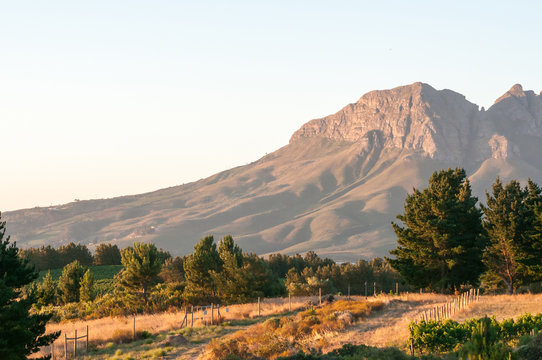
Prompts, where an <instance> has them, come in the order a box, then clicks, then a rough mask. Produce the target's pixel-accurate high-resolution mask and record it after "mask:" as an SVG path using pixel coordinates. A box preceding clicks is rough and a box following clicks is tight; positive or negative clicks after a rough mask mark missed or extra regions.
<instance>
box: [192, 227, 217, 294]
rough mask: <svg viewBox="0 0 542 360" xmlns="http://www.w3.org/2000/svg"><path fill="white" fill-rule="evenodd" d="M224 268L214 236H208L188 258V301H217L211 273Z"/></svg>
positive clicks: (196, 246)
mask: <svg viewBox="0 0 542 360" xmlns="http://www.w3.org/2000/svg"><path fill="white" fill-rule="evenodd" d="M221 268H222V260H221V259H220V256H219V254H218V251H217V250H216V244H215V242H214V238H213V237H212V236H206V237H204V238H203V239H201V240H200V242H199V243H198V244H196V245H195V246H194V253H193V254H192V255H189V256H188V257H187V258H186V262H185V264H184V270H185V274H186V275H185V276H186V288H185V294H186V295H185V296H186V299H187V300H188V302H190V303H192V304H196V303H209V302H211V301H216V299H217V289H216V284H215V282H214V281H213V278H212V276H211V273H212V272H213V271H215V272H218V271H220V270H221Z"/></svg>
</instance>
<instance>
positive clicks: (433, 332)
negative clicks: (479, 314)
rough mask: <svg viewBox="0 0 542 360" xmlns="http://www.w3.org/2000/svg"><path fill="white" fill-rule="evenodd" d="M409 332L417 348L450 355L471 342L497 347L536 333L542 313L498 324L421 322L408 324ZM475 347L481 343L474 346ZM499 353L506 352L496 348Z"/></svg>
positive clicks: (489, 321) (491, 321)
mask: <svg viewBox="0 0 542 360" xmlns="http://www.w3.org/2000/svg"><path fill="white" fill-rule="evenodd" d="M409 329H410V341H412V342H413V344H414V347H415V348H416V349H420V350H422V351H428V352H449V351H452V350H454V349H456V348H458V347H461V346H462V345H464V344H466V343H467V342H470V343H471V345H472V344H473V342H476V341H478V342H480V341H482V340H483V341H485V343H486V345H487V346H489V345H490V344H494V345H495V346H497V345H496V344H497V343H499V342H509V341H511V340H515V339H518V338H519V337H521V336H523V335H527V334H529V333H530V332H531V331H533V330H535V331H538V330H539V329H542V314H538V315H536V316H532V315H530V314H524V315H522V316H520V317H519V318H518V319H517V320H515V321H514V319H507V320H503V321H501V322H498V321H497V320H496V319H495V317H492V318H488V317H483V318H479V319H471V320H467V321H465V322H464V323H461V324H460V323H457V322H456V321H453V320H446V321H444V322H442V321H428V322H426V321H423V320H422V321H421V322H419V323H415V322H412V323H410V325H409ZM480 337H482V339H480ZM484 339H485V340H484ZM478 345H480V344H477V345H473V346H478ZM469 346H470V345H469ZM497 347H498V346H497ZM465 351H467V350H465ZM469 351H470V350H469ZM487 351H490V350H487ZM495 351H497V350H495ZM498 351H507V350H506V349H504V348H499V349H498ZM488 354H489V353H488V352H486V355H484V356H489V355H488Z"/></svg>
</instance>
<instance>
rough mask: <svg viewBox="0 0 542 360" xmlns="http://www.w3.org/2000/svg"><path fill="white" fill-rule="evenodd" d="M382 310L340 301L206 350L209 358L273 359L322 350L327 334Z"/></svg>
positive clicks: (254, 329)
mask: <svg viewBox="0 0 542 360" xmlns="http://www.w3.org/2000/svg"><path fill="white" fill-rule="evenodd" d="M382 308H383V303H382V302H379V301H372V302H369V301H363V302H360V301H347V300H340V301H336V302H333V303H331V304H326V305H324V306H321V307H316V308H313V307H311V308H309V309H308V310H305V311H302V312H299V313H298V314H296V315H292V316H286V317H282V318H271V319H268V320H267V321H265V322H264V323H262V324H258V325H255V326H253V327H251V328H250V330H246V331H242V332H238V333H236V334H235V335H234V336H232V337H230V338H228V339H225V340H217V341H212V342H211V344H210V345H209V347H208V349H207V357H208V358H209V359H225V358H228V357H238V358H242V359H253V358H265V359H274V358H276V357H278V356H287V355H292V354H295V353H298V352H299V351H303V350H305V351H311V350H313V349H318V348H322V347H323V346H326V345H328V343H327V342H326V337H325V335H326V333H328V332H332V331H340V330H342V329H344V328H345V327H348V326H350V325H352V324H353V323H354V322H356V321H358V320H360V319H361V318H363V317H366V316H368V315H369V314H370V313H371V312H372V311H374V310H380V309H382Z"/></svg>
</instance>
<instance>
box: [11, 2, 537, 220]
mask: <svg viewBox="0 0 542 360" xmlns="http://www.w3.org/2000/svg"><path fill="white" fill-rule="evenodd" d="M541 13H542V3H541V2H538V1H515V2H511V1H476V2H473V1H434V0H433V1H416V0H412V1H408V2H407V1H351V2H350V1H317V0H312V1H291V0H290V1H266V2H263V1H234V0H231V1H221V2H219V1H191V2H189V1H179V0H177V1H162V0H153V1H137V0H130V1H120V0H107V1H100V0H95V1H76V0H67V1H55V0H49V1H25V0H18V1H11V0H10V1H5V0H0V136H1V138H0V147H1V160H0V211H8V210H15V209H20V208H30V207H35V206H50V205H56V204H62V203H66V202H70V201H74V200H75V199H80V200H83V199H96V198H108V197H114V196H120V195H127V194H137V193H143V192H147V191H152V190H157V189H160V188H164V187H169V186H175V185H180V184H183V183H188V182H191V181H195V180H198V179H201V178H205V177H207V176H210V175H212V174H214V173H216V172H219V171H221V170H226V169H229V168H232V167H234V166H239V165H244V164H247V163H250V162H252V161H255V160H257V159H259V158H260V157H262V156H264V155H265V154H266V153H271V152H273V151H275V150H277V149H278V148H280V147H282V146H284V145H286V144H288V141H289V138H290V136H291V134H292V133H293V132H294V131H295V130H297V129H298V128H299V127H300V126H301V125H302V124H304V123H305V122H307V121H309V120H311V119H314V118H319V117H323V116H326V115H329V114H332V113H335V112H337V111H338V110H340V109H341V108H342V107H343V106H345V105H347V104H348V103H352V102H355V101H357V100H358V99H359V98H360V97H361V96H362V95H363V94H364V93H366V92H368V91H371V90H376V89H388V88H393V87H396V86H400V85H406V84H410V83H413V82H416V81H422V82H425V83H428V84H430V85H432V86H433V87H435V88H437V89H444V88H447V89H452V90H454V91H457V92H459V93H462V94H463V95H465V96H466V97H467V99H468V100H470V101H472V102H474V103H476V104H478V105H480V106H485V107H486V108H487V107H489V106H490V105H491V104H492V103H493V102H494V100H495V99H496V98H497V97H499V96H500V95H501V94H503V93H504V92H506V91H507V90H508V89H509V88H510V87H511V86H512V85H513V84H515V83H520V84H522V85H523V87H524V89H531V90H534V91H535V92H536V93H539V92H540V90H542V71H541V69H540V61H541V59H542V45H541V44H542V43H541V41H540V39H541V38H542V27H541V26H540V14H541Z"/></svg>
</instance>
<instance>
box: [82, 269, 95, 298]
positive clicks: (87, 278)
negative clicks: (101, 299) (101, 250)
mask: <svg viewBox="0 0 542 360" xmlns="http://www.w3.org/2000/svg"><path fill="white" fill-rule="evenodd" d="M95 295H96V293H95V288H94V276H93V275H92V273H91V272H90V269H87V271H86V272H85V274H84V275H83V277H82V278H81V287H80V288H79V300H80V301H84V302H87V301H92V300H94V298H95Z"/></svg>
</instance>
